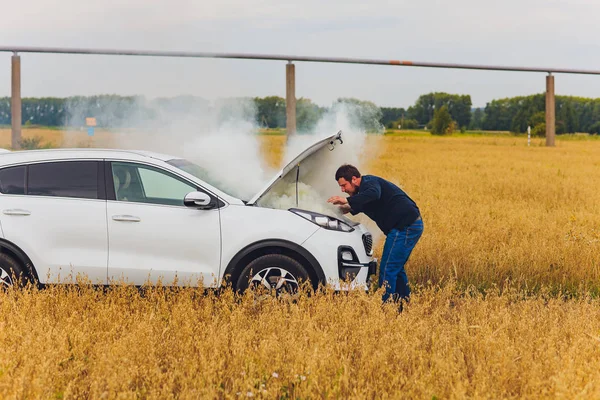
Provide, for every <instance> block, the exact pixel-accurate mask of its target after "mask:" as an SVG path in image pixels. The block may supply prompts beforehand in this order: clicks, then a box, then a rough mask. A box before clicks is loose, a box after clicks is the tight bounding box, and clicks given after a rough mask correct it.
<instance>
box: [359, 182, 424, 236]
mask: <svg viewBox="0 0 600 400" xmlns="http://www.w3.org/2000/svg"><path fill="white" fill-rule="evenodd" d="M348 204H349V205H350V213H351V214H352V215H356V214H358V213H360V212H363V213H365V214H366V215H367V216H368V217H369V218H371V219H372V220H373V221H375V222H376V223H377V226H378V227H379V229H381V231H382V232H383V233H384V234H386V235H387V234H388V233H389V232H390V231H391V230H392V229H394V228H395V229H403V228H406V227H407V226H409V225H411V224H412V223H413V222H415V220H416V219H417V218H418V217H419V216H420V211H419V207H417V205H416V203H415V202H414V201H413V200H412V199H411V198H410V197H408V195H407V194H406V193H404V191H402V189H400V188H399V187H398V186H396V185H394V184H393V183H392V182H389V181H386V180H385V179H383V178H380V177H378V176H373V175H363V176H362V179H361V182H360V187H359V188H358V190H357V193H355V194H354V195H352V196H350V197H348Z"/></svg>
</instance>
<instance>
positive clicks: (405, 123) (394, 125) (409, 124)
mask: <svg viewBox="0 0 600 400" xmlns="http://www.w3.org/2000/svg"><path fill="white" fill-rule="evenodd" d="M398 127H400V128H398ZM387 128H388V129H419V122H418V121H417V120H416V119H402V118H401V119H398V120H396V121H392V122H390V123H389V124H388V126H387Z"/></svg>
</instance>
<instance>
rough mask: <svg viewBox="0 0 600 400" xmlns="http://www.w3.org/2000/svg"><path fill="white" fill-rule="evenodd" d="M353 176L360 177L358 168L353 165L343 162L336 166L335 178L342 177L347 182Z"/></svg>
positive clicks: (337, 179)
mask: <svg viewBox="0 0 600 400" xmlns="http://www.w3.org/2000/svg"><path fill="white" fill-rule="evenodd" d="M353 176H355V177H357V178H360V172H358V168H356V167H355V166H354V165H350V164H344V165H342V166H341V167H339V168H338V170H337V171H336V172H335V180H336V181H339V180H340V178H344V179H345V180H347V181H348V182H350V181H352V177H353Z"/></svg>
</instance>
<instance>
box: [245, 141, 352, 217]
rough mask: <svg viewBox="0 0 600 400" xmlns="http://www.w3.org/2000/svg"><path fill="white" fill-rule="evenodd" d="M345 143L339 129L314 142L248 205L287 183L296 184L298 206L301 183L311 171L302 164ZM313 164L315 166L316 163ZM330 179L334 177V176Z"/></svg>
mask: <svg viewBox="0 0 600 400" xmlns="http://www.w3.org/2000/svg"><path fill="white" fill-rule="evenodd" d="M343 143H344V142H343V140H342V131H338V132H337V133H335V134H333V135H331V136H329V137H326V138H324V139H321V140H319V141H317V142H316V143H313V144H312V145H310V146H309V147H307V148H306V149H305V150H303V151H302V152H301V153H300V154H298V155H297V156H296V157H295V158H294V159H293V160H292V161H290V162H289V163H288V164H287V165H286V166H284V167H283V168H282V169H281V170H280V171H279V172H278V173H277V174H276V175H275V176H274V177H273V178H272V179H271V181H269V183H268V184H267V185H266V186H265V187H264V188H263V189H262V190H260V191H259V192H258V193H257V194H256V195H254V197H253V198H252V199H250V200H249V201H248V205H257V204H259V203H260V201H261V199H264V198H265V197H266V196H268V195H269V194H270V193H271V192H272V191H273V190H276V189H277V187H278V186H279V187H280V186H281V185H282V184H284V183H285V184H286V185H288V186H289V185H295V197H296V199H295V200H296V204H295V205H296V206H298V205H299V204H298V201H299V199H298V198H299V191H300V190H301V188H300V187H299V184H300V183H301V182H302V178H303V177H304V176H305V172H307V173H308V172H310V171H308V170H303V168H302V166H303V165H308V164H311V163H313V162H314V161H315V159H316V158H318V157H319V155H323V154H324V152H329V151H333V150H334V149H335V147H336V145H338V144H343ZM312 166H313V167H314V165H312ZM330 179H333V177H331V178H330Z"/></svg>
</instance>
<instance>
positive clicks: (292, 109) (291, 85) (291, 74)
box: [285, 61, 296, 138]
mask: <svg viewBox="0 0 600 400" xmlns="http://www.w3.org/2000/svg"><path fill="white" fill-rule="evenodd" d="M285 83H286V84H285V111H286V119H287V122H286V127H287V128H286V129H287V137H288V138H289V137H290V136H293V135H295V134H296V68H295V65H294V64H292V61H289V62H288V63H287V64H286V66H285Z"/></svg>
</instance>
